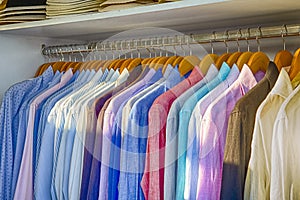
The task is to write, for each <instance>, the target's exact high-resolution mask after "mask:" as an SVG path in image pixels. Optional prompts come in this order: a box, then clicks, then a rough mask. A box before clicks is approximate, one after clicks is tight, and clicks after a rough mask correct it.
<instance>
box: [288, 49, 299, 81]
mask: <svg viewBox="0 0 300 200" xmlns="http://www.w3.org/2000/svg"><path fill="white" fill-rule="evenodd" d="M298 72H300V48H299V49H297V51H296V52H295V53H294V56H293V60H292V64H291V70H290V72H289V75H290V79H291V80H293V79H294V78H295V76H296V75H297V74H298Z"/></svg>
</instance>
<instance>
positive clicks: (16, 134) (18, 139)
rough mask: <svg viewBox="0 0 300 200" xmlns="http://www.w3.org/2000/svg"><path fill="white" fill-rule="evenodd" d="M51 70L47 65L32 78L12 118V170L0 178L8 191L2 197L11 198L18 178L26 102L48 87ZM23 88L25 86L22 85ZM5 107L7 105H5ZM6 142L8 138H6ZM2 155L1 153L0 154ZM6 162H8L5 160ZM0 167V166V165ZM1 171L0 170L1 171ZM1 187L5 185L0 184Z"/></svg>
mask: <svg viewBox="0 0 300 200" xmlns="http://www.w3.org/2000/svg"><path fill="white" fill-rule="evenodd" d="M53 75H54V74H53V70H52V68H51V67H49V68H48V69H47V70H46V71H45V72H44V73H43V74H42V75H41V76H39V77H37V78H36V79H33V80H35V81H33V82H32V84H33V85H34V86H33V87H31V88H30V89H29V90H28V91H26V93H27V97H26V98H24V99H23V102H22V105H21V106H20V107H19V109H18V113H17V114H16V115H15V118H14V129H13V136H12V141H13V152H14V153H13V155H10V157H11V158H10V160H11V161H13V165H12V166H11V167H12V172H8V171H7V172H6V173H5V174H7V175H9V177H11V178H12V180H10V179H6V178H5V177H3V178H1V180H3V181H5V182H6V184H8V188H9V189H8V190H7V192H8V191H9V192H10V194H9V195H10V197H9V196H7V198H4V197H3V198H4V199H11V198H12V197H13V195H14V191H15V187H16V183H17V180H18V175H19V168H20V165H21V160H22V155H23V148H24V143H25V134H24V133H26V128H27V117H26V116H27V115H26V111H27V106H28V102H29V101H30V100H31V98H33V97H35V96H36V95H37V94H39V93H40V92H41V91H42V90H43V89H45V88H46V87H48V84H49V82H50V81H51V80H52V79H53ZM24 88H25V87H24ZM5 107H7V106H5ZM6 141H7V142H9V140H7V139H6ZM5 152H7V153H9V152H10V151H8V150H5ZM2 155H3V154H2ZM12 156H13V157H12ZM1 160H3V161H5V158H3V159H2V158H1ZM7 164H9V163H8V162H7ZM1 169H3V168H2V166H1ZM6 169H7V170H9V169H10V167H7V168H6ZM1 173H2V172H1ZM1 188H2V189H4V188H5V187H4V186H2V187H1Z"/></svg>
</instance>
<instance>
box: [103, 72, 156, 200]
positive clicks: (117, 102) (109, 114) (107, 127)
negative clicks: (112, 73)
mask: <svg viewBox="0 0 300 200" xmlns="http://www.w3.org/2000/svg"><path fill="white" fill-rule="evenodd" d="M149 72H150V71H149ZM149 72H148V74H149V75H148V74H147V75H148V76H146V77H145V78H147V79H143V80H142V81H140V82H138V83H136V84H134V85H133V86H132V87H130V88H128V89H127V90H125V91H124V92H122V95H121V94H120V95H118V96H116V97H115V98H114V99H112V100H111V101H110V103H109V106H108V107H107V109H106V111H105V114H104V119H103V140H102V143H103V144H102V156H101V175H100V186H99V188H100V193H99V199H107V198H108V187H109V185H108V184H109V182H108V180H109V177H108V175H109V167H110V151H111V141H112V128H113V123H114V122H115V117H116V114H117V111H118V109H119V107H120V106H121V104H122V103H123V98H125V100H126V99H128V98H129V97H130V96H131V95H133V94H134V93H135V92H136V91H139V90H140V89H141V88H143V87H144V86H145V85H146V84H147V82H148V81H149V80H150V79H151V78H152V76H153V75H154V74H155V71H151V73H149Z"/></svg>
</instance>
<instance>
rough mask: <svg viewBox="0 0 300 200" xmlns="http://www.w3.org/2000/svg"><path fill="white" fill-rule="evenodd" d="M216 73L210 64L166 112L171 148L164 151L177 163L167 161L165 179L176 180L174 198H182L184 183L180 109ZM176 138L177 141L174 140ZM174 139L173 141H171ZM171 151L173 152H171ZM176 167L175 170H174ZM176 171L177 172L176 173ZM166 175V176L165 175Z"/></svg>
mask: <svg viewBox="0 0 300 200" xmlns="http://www.w3.org/2000/svg"><path fill="white" fill-rule="evenodd" d="M217 74H218V69H217V68H216V67H215V66H214V65H212V66H211V67H210V68H209V69H208V72H207V74H206V75H205V77H204V78H203V79H202V80H201V81H199V82H198V83H197V84H196V85H194V86H193V87H191V88H190V89H188V90H187V91H186V92H185V93H183V94H182V95H180V96H179V97H178V98H177V99H176V100H175V101H174V102H173V104H172V106H171V109H170V111H169V114H168V119H167V128H166V146H169V145H170V143H171V141H172V143H173V145H172V146H173V148H171V149H169V148H170V147H168V148H167V149H166V150H168V151H169V152H170V153H166V157H167V156H168V155H170V157H173V159H171V160H176V159H177V158H178V159H177V163H169V162H166V163H165V164H166V165H168V164H170V165H168V166H166V168H165V180H168V179H173V180H174V181H170V183H175V182H176V199H184V185H185V177H184V176H183V175H184V174H185V152H186V141H187V140H185V139H186V138H184V137H180V136H179V123H180V115H179V113H180V110H181V108H182V106H183V104H184V103H185V102H186V100H187V99H188V98H189V97H191V96H192V95H193V93H194V92H195V91H197V90H199V89H200V88H201V87H203V86H204V85H205V84H207V83H208V82H210V81H211V80H213V78H214V77H215V76H217ZM176 140H178V141H176ZM173 141H174V142H173ZM172 152H173V153H172ZM176 167H177V172H176ZM176 173H177V174H176ZM167 175H168V176H167Z"/></svg>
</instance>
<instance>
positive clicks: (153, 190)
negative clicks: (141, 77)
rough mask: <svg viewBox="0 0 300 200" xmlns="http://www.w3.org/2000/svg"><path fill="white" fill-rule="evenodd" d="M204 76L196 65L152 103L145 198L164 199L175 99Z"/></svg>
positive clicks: (144, 179)
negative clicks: (168, 128)
mask: <svg viewBox="0 0 300 200" xmlns="http://www.w3.org/2000/svg"><path fill="white" fill-rule="evenodd" d="M202 78H203V75H202V73H201V70H200V68H199V67H195V68H194V69H193V71H192V72H191V74H190V75H189V77H188V78H186V79H184V80H183V81H181V82H180V83H179V84H177V85H176V86H174V87H173V88H171V89H170V90H168V91H167V92H165V93H163V94H162V95H160V96H159V97H158V98H157V99H156V100H155V101H154V103H153V104H152V106H151V108H150V110H149V113H148V116H149V125H148V142H147V155H146V164H145V173H144V175H143V179H142V182H141V185H142V188H143V191H144V194H145V199H150V200H152V199H164V162H165V143H166V123H167V117H168V113H169V110H170V108H171V105H172V103H173V101H174V100H175V99H176V98H177V97H179V96H180V95H181V94H182V93H184V92H185V91H186V90H187V89H189V88H190V87H192V86H193V85H195V84H196V83H197V82H199V81H200V80H201V79H202Z"/></svg>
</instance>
